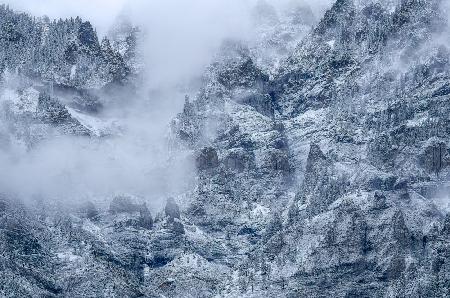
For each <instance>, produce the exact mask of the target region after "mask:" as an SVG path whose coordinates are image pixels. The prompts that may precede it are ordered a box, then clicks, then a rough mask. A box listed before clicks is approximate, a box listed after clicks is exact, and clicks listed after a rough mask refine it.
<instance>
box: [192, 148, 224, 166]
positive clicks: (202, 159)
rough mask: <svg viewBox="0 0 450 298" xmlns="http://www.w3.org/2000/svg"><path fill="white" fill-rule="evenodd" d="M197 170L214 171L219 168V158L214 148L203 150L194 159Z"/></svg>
mask: <svg viewBox="0 0 450 298" xmlns="http://www.w3.org/2000/svg"><path fill="white" fill-rule="evenodd" d="M196 163H197V168H198V169H199V170H208V169H214V168H216V167H218V166H219V157H218V156H217V151H216V150H215V149H214V148H211V147H206V148H203V149H202V151H201V152H200V154H199V155H198V156H197V159H196Z"/></svg>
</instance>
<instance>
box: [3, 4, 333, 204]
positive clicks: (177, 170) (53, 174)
mask: <svg viewBox="0 0 450 298" xmlns="http://www.w3.org/2000/svg"><path fill="white" fill-rule="evenodd" d="M256 2H257V1H256V0H244V1H242V0H190V1H179V0H154V1H143V0H142V1H139V0H136V1H126V0H114V1H110V0H108V1H106V0H96V1H87V0H82V1H57V0H44V1H39V2H30V1H24V0H14V1H9V2H8V3H7V4H9V5H10V6H11V8H13V9H17V10H20V11H25V12H28V13H30V14H32V15H33V16H42V15H47V16H49V17H50V18H51V19H56V18H69V17H76V16H81V17H82V18H83V19H84V20H89V21H90V22H91V23H92V24H93V25H94V26H95V28H96V30H97V32H98V34H99V38H101V37H102V36H105V35H107V34H108V31H109V29H110V28H111V26H113V25H114V23H115V22H116V20H117V18H118V17H127V18H129V19H130V20H132V22H133V24H134V25H136V26H138V27H139V28H140V29H141V31H142V36H143V37H144V38H143V40H142V42H141V44H140V50H141V53H142V59H143V63H144V65H145V71H144V83H143V84H142V86H140V88H139V90H138V92H137V93H130V94H122V95H121V98H120V100H119V101H118V102H119V103H118V104H117V102H116V104H115V105H114V106H113V107H110V108H106V110H105V111H104V112H103V113H102V115H100V118H101V121H104V122H105V123H114V125H116V126H117V127H118V128H119V129H118V131H120V133H118V134H117V135H115V136H114V137H109V138H85V137H61V136H59V137H56V138H49V139H46V140H44V141H42V142H40V143H38V144H37V145H36V146H34V147H33V148H31V149H30V148H27V147H25V146H24V145H23V144H21V143H15V142H11V141H10V142H9V143H8V145H7V146H2V147H1V150H0V164H1V165H2V171H1V173H0V188H1V189H2V191H4V192H7V193H11V194H14V195H18V196H20V197H21V198H24V199H30V198H35V197H39V198H40V197H44V198H47V199H55V200H58V201H82V200H96V198H97V199H98V198H106V197H110V196H114V195H116V194H122V193H127V194H133V195H136V196H140V197H142V198H144V199H145V200H147V201H151V202H162V201H163V200H164V199H165V198H166V197H168V196H177V195H180V194H181V193H183V192H186V191H188V190H189V189H190V188H191V187H192V186H193V183H194V177H195V168H194V163H193V160H194V158H193V156H194V153H193V152H190V151H189V150H178V149H177V150H175V149H173V148H170V146H169V145H168V144H169V133H170V132H169V127H168V125H169V123H170V121H171V120H172V119H173V118H174V117H175V116H176V114H177V113H179V112H180V111H181V110H182V107H183V102H184V96H185V95H186V94H189V95H191V97H195V94H196V92H197V89H196V88H197V85H195V84H192V82H195V81H196V80H198V79H199V78H200V77H201V75H202V73H203V71H204V69H205V68H206V67H207V66H208V64H209V63H211V61H212V60H213V58H214V54H215V53H216V52H217V50H218V49H219V47H220V45H221V44H222V42H223V41H224V40H225V39H237V40H244V41H250V40H251V39H252V38H254V35H255V31H254V26H253V23H252V21H251V13H252V8H253V7H254V5H255V4H256ZM268 2H270V3H271V4H272V5H273V6H274V7H275V8H276V9H277V10H278V11H279V12H282V11H283V10H284V9H289V7H290V6H291V5H292V3H305V1H300V0H299V1H293V0H283V1H276V0H272V1H268ZM306 2H307V3H308V4H311V5H312V8H313V11H314V12H315V13H318V14H319V13H323V11H324V10H325V8H326V7H328V6H330V5H331V1H330V0H324V1H313V0H310V1H306ZM8 84H10V85H11V84H14V82H13V80H11V81H9V82H7V84H6V85H5V86H6V87H8ZM2 96H3V99H2V100H5V99H6V98H5V94H3V95H2ZM2 129H3V130H7V128H5V127H3V128H2Z"/></svg>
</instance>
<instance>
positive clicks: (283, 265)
mask: <svg viewBox="0 0 450 298" xmlns="http://www.w3.org/2000/svg"><path fill="white" fill-rule="evenodd" d="M392 2H393V1H382V0H373V1H369V0H368V1H354V0H337V1H336V2H335V3H334V4H333V6H332V7H331V8H330V9H329V10H328V11H326V13H325V14H324V16H323V17H322V18H320V19H317V20H315V19H314V18H313V17H311V15H312V12H311V10H310V9H309V8H308V7H305V6H299V7H296V8H295V9H293V10H292V11H291V12H290V13H289V14H288V15H279V16H277V15H276V12H274V11H273V10H272V9H271V7H270V6H269V5H268V4H266V3H264V2H260V3H259V4H258V7H257V9H256V10H255V14H256V15H257V18H256V19H257V22H259V23H258V24H260V26H261V28H263V29H262V30H266V29H267V28H269V29H267V30H269V31H270V30H271V29H270V28H275V30H273V31H270V32H271V34H264V36H265V38H268V39H269V40H266V39H263V40H261V41H259V42H257V43H256V46H255V45H246V44H244V43H241V42H237V41H231V40H230V41H226V42H225V43H224V45H223V47H222V48H221V51H220V52H219V53H218V54H217V56H216V59H215V62H214V63H212V64H211V65H210V67H209V68H208V69H207V70H206V72H205V74H204V76H203V83H202V88H201V89H200V90H199V91H198V95H197V96H196V98H195V99H193V100H192V101H191V100H190V99H189V98H187V99H186V103H185V106H184V109H183V111H182V112H181V113H180V114H178V116H177V117H176V118H175V119H174V120H173V121H172V123H171V125H170V131H171V134H170V137H169V138H170V139H169V140H168V144H170V147H171V148H172V149H171V150H174V151H176V150H185V151H188V152H191V153H192V156H193V158H192V159H193V162H194V163H195V166H196V171H197V172H196V178H197V179H196V183H195V186H193V187H192V189H191V190H190V191H188V192H186V193H185V194H183V195H181V196H179V197H175V198H167V203H166V205H165V208H164V209H163V210H149V208H148V207H147V205H146V204H145V202H143V201H142V200H141V199H139V198H137V197H134V196H133V195H132V194H125V195H123V196H117V197H115V198H114V199H112V200H111V202H110V204H109V207H102V206H96V205H95V204H93V203H83V204H81V205H80V206H78V207H77V208H75V209H74V208H63V207H57V206H54V205H52V204H47V203H45V198H43V199H42V200H43V201H40V203H39V204H37V206H39V207H36V206H35V205H31V206H30V205H29V204H22V203H20V202H19V201H18V200H15V199H14V198H13V197H12V195H9V194H3V195H2V196H1V197H0V223H1V224H0V251H1V254H0V269H1V270H0V281H1V282H0V295H1V296H6V297H330V296H333V297H450V213H449V198H448V194H449V185H450V184H449V181H450V171H449V170H450V167H449V166H450V149H449V148H450V147H449V146H450V143H449V136H450V118H449V112H450V104H449V103H450V101H449V100H450V76H449V75H450V68H449V66H450V65H449V58H450V50H449V48H448V45H449V43H448V32H449V30H448V23H447V22H448V19H447V16H445V15H444V14H445V9H444V8H443V7H444V5H445V1H438V0H402V1H399V3H398V4H397V5H392ZM0 16H1V17H0V45H1V47H0V57H1V59H0V61H1V64H0V69H2V71H3V72H5V73H11V72H13V73H15V74H16V75H18V76H19V77H20V78H21V82H20V84H19V87H17V88H18V89H17V94H18V95H17V98H18V100H17V102H15V103H10V104H9V105H6V104H5V107H4V109H3V112H2V113H3V114H2V117H3V118H1V119H3V120H4V121H5V122H6V121H8V123H10V124H9V127H10V130H9V134H10V135H12V136H13V137H14V138H18V139H21V140H23V141H24V142H25V143H26V144H27V145H29V146H30V147H32V144H34V143H35V142H39V140H40V139H42V138H48V137H49V136H48V134H46V133H42V132H41V131H40V130H39V131H36V130H37V129H36V128H35V127H42V126H43V125H44V126H45V127H48V128H49V129H57V130H58V131H59V133H63V134H77V135H81V136H85V137H90V138H95V137H98V136H97V135H96V134H95V133H92V131H91V130H90V129H89V127H86V126H84V125H83V124H82V123H80V122H79V121H78V120H77V119H76V118H74V117H73V116H71V113H69V112H68V109H67V106H71V105H72V106H74V105H75V106H76V107H77V108H78V109H79V110H82V111H88V112H89V113H91V114H93V115H95V111H96V109H97V108H98V109H101V104H100V103H98V102H97V101H96V100H95V99H96V95H95V94H96V93H95V92H96V91H95V90H98V89H108V88H117V86H123V85H126V84H130V82H132V81H133V80H134V79H135V77H136V76H137V75H136V73H137V72H138V70H137V68H136V67H135V66H134V64H133V63H134V62H133V61H134V60H133V59H134V58H135V56H134V53H133V51H135V50H134V47H135V42H136V38H135V35H134V34H136V32H137V31H136V29H133V28H132V27H130V26H128V27H127V26H125V27H126V28H127V30H128V31H126V32H129V34H127V33H123V32H122V34H115V35H114V36H116V37H117V36H119V38H118V39H117V40H113V41H112V42H110V41H109V40H107V39H105V40H103V42H101V43H99V42H98V39H97V36H96V34H95V31H94V30H93V29H92V26H91V25H90V24H89V23H87V22H82V21H81V20H80V19H75V20H66V21H57V22H50V21H48V20H45V19H33V18H31V17H30V16H28V15H26V14H17V13H15V12H13V11H11V10H9V9H8V8H6V7H4V6H3V7H0ZM261 19H262V20H263V22H261ZM122 28H123V27H122ZM305 28H310V31H309V33H308V34H306V35H305V36H301V37H299V36H298V34H296V32H297V33H298V31H296V30H305ZM266 33H267V32H266ZM296 38H298V39H299V40H297V41H296ZM294 41H295V44H296V46H295V48H292V49H291V48H290V47H289V46H288V44H289V43H293V42H294ZM127 42H131V43H130V44H128V46H127V45H126V43H127ZM124 44H125V45H124ZM261 47H266V48H265V49H268V50H267V51H263V50H261ZM123 49H125V50H123ZM277 49H278V50H279V52H280V53H282V54H283V55H286V57H285V58H283V59H281V61H280V65H279V66H277V67H276V68H273V65H274V64H273V62H274V59H272V58H273V57H272V56H269V57H267V56H263V57H262V58H264V59H258V58H261V55H263V54H262V52H264V53H265V54H267V52H269V53H273V52H276V50H277ZM46 82H52V84H54V85H57V86H60V87H59V88H65V89H69V90H71V92H72V93H70V94H72V95H73V96H72V97H71V99H70V101H69V102H62V101H61V99H58V93H56V92H55V93H54V94H48V90H47V88H45V86H46V85H45V84H44V83H46ZM39 86H41V87H39ZM42 86H44V87H42ZM39 88H41V89H39ZM33 100H34V101H35V102H36V104H33V102H31V103H30V102H29V101H33ZM23 106H25V108H23V109H21V108H20V107H23ZM30 107H31V108H32V109H31V108H30ZM30 109H31V110H30ZM11 123H12V124H11ZM24 123H25V124H26V125H24ZM19 124H20V125H19ZM24 127H25V128H24ZM5 134H6V133H5ZM0 136H3V135H0ZM0 140H1V139H0ZM2 144H3V142H2ZM144 201H145V200H144Z"/></svg>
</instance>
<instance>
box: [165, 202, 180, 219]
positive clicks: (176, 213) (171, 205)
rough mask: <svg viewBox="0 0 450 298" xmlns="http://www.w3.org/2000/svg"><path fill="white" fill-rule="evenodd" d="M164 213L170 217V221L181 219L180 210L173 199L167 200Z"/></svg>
mask: <svg viewBox="0 0 450 298" xmlns="http://www.w3.org/2000/svg"><path fill="white" fill-rule="evenodd" d="M164 211H165V213H166V216H167V217H169V219H170V220H174V219H180V218H181V214H180V208H179V207H178V205H177V203H176V202H175V200H174V199H173V198H169V199H167V202H166V207H165V208H164Z"/></svg>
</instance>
